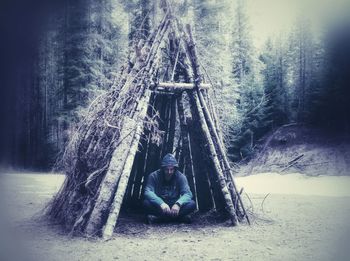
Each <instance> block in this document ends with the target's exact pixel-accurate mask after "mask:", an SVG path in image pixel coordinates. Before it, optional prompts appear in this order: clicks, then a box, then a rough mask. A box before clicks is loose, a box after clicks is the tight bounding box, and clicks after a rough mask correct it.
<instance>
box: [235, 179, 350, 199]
mask: <svg viewBox="0 0 350 261" xmlns="http://www.w3.org/2000/svg"><path fill="white" fill-rule="evenodd" d="M236 182H237V185H238V186H239V187H244V189H245V191H246V192H247V193H248V194H249V193H254V194H268V193H270V194H288V195H309V196H312V195H314V196H332V197H350V176H317V177H310V176H305V175H302V174H299V173H294V174H285V175H280V174H277V173H261V174H257V175H251V176H246V177H238V178H236Z"/></svg>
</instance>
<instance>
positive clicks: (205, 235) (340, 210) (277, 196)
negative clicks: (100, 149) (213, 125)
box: [0, 173, 350, 261]
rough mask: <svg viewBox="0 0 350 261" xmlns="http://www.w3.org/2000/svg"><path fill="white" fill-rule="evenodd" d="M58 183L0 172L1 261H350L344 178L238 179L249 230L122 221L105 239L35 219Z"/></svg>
mask: <svg viewBox="0 0 350 261" xmlns="http://www.w3.org/2000/svg"><path fill="white" fill-rule="evenodd" d="M63 179H64V177H63V176H62V175H51V174H49V175H42V174H34V173H27V174H24V173H23V174H13V173H11V174H4V175H0V184H1V188H0V189H1V192H0V193H1V195H0V196H1V197H0V198H1V200H2V202H1V205H0V207H1V216H0V217H1V219H0V229H1V233H0V235H1V237H0V260H45V261H46V260H48V261H49V260H348V257H349V256H350V249H349V248H348V245H349V244H348V242H349V239H350V224H349V222H348V221H349V218H350V204H349V199H350V177H344V176H337V177H335V176H332V177H329V176H327V177H326V176H319V177H308V176H303V175H300V174H288V175H279V174H274V173H267V174H260V175H253V176H248V177H240V178H237V179H236V180H237V184H238V186H239V187H241V186H243V187H244V188H245V191H246V192H247V193H248V194H249V197H250V199H251V201H252V203H253V208H254V209H253V212H254V213H255V218H254V217H252V221H253V222H252V223H253V224H252V226H248V225H240V226H239V227H230V226H229V225H228V223H215V224H211V223H209V222H205V221H203V219H201V220H194V221H195V222H194V224H191V225H184V224H171V225H152V226H148V225H145V224H143V223H142V222H141V221H140V220H135V219H125V218H122V219H121V220H120V221H119V224H118V233H115V235H114V237H113V238H112V239H111V240H109V241H106V242H103V241H101V240H88V239H83V238H70V237H69V236H67V235H66V234H65V233H63V231H62V230H61V229H60V228H59V226H58V225H54V224H48V223H47V222H46V221H43V220H40V219H39V217H40V214H41V213H40V211H41V210H42V209H43V208H44V206H45V204H46V203H47V202H48V201H49V200H50V198H51V197H52V196H53V194H54V193H55V192H56V191H57V190H58V189H59V187H60V185H61V183H62V181H63ZM267 193H269V194H267ZM247 207H249V204H248V203H247ZM4 213H7V215H4ZM10 257H11V258H10Z"/></svg>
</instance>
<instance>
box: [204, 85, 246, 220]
mask: <svg viewBox="0 0 350 261" xmlns="http://www.w3.org/2000/svg"><path fill="white" fill-rule="evenodd" d="M199 99H200V102H201V106H202V108H203V112H204V115H205V118H206V121H207V123H208V127H209V128H210V130H211V133H212V134H213V139H214V140H215V144H217V149H218V153H219V154H220V156H221V158H222V159H223V165H224V173H225V172H226V173H227V175H226V176H227V177H228V178H229V180H230V183H231V184H230V185H231V186H229V188H230V190H231V193H232V194H234V195H232V198H233V199H234V198H236V197H237V199H238V204H240V207H241V208H242V211H243V215H244V216H245V218H246V220H247V222H248V224H249V225H250V220H249V217H248V215H247V213H246V210H245V208H244V205H243V202H242V198H241V195H240V194H239V193H238V191H237V187H236V184H235V182H234V179H233V176H232V172H231V166H230V163H229V161H228V158H227V156H226V152H225V149H224V147H223V144H222V142H221V140H220V137H219V135H218V133H217V131H216V129H215V125H214V122H213V120H212V117H211V115H210V112H209V110H208V107H207V105H206V102H205V100H204V98H203V96H202V93H201V92H200V91H199ZM237 208H238V206H236V209H237Z"/></svg>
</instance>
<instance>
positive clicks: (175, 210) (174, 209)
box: [170, 204, 180, 217]
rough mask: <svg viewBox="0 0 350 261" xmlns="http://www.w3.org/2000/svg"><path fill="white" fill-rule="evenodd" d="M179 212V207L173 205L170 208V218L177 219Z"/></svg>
mask: <svg viewBox="0 0 350 261" xmlns="http://www.w3.org/2000/svg"><path fill="white" fill-rule="evenodd" d="M179 211H180V206H179V205H178V204H174V205H173V206H172V207H171V210H170V216H172V217H177V216H178V215H179Z"/></svg>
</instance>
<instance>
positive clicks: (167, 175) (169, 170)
mask: <svg viewBox="0 0 350 261" xmlns="http://www.w3.org/2000/svg"><path fill="white" fill-rule="evenodd" d="M174 172H175V167H173V166H168V167H164V174H165V180H167V181H169V180H170V179H171V177H172V176H173V175H174Z"/></svg>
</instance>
